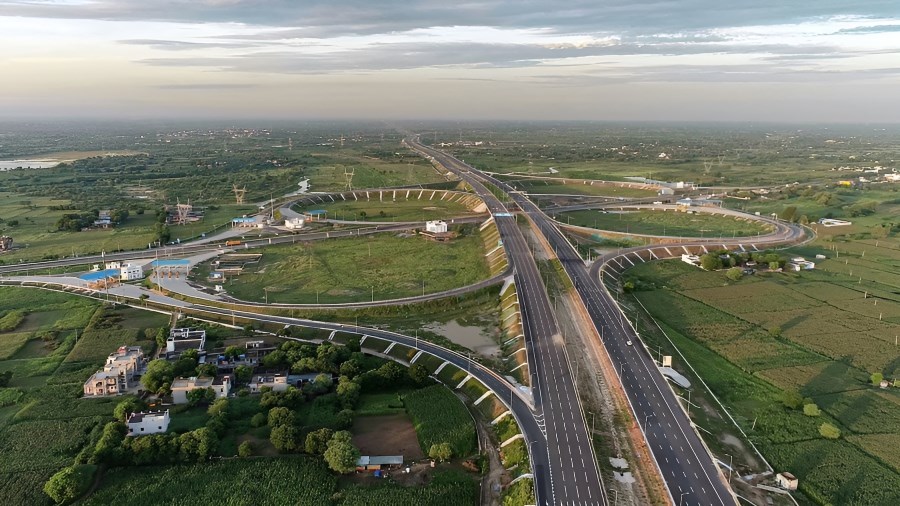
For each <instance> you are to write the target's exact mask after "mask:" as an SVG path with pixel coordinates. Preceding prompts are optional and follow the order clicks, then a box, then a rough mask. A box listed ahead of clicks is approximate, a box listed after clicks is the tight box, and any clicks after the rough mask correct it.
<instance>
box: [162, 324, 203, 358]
mask: <svg viewBox="0 0 900 506" xmlns="http://www.w3.org/2000/svg"><path fill="white" fill-rule="evenodd" d="M205 346H206V331H205V330H194V329H189V328H182V329H172V331H171V332H169V338H168V339H166V355H180V354H182V353H184V352H185V351H187V350H197V351H201V352H202V351H204V348H205Z"/></svg>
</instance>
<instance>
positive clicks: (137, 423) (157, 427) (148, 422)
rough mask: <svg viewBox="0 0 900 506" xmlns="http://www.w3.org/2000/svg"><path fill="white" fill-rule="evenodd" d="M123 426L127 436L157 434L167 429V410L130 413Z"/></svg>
mask: <svg viewBox="0 0 900 506" xmlns="http://www.w3.org/2000/svg"><path fill="white" fill-rule="evenodd" d="M125 424H126V425H127V426H128V435H129V436H146V435H147V434H159V433H161V432H165V431H167V430H168V429H169V410H168V409H167V410H165V411H149V412H147V413H144V412H143V411H142V412H140V413H132V414H130V415H129V416H128V421H127V422H125Z"/></svg>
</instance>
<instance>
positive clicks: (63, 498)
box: [44, 464, 97, 504]
mask: <svg viewBox="0 0 900 506" xmlns="http://www.w3.org/2000/svg"><path fill="white" fill-rule="evenodd" d="M96 471H97V466H93V465H90V464H78V465H74V466H69V467H65V468H63V469H62V470H61V471H59V472H58V473H56V474H54V475H53V476H51V477H50V479H49V480H47V483H45V484H44V493H45V494H47V495H49V496H50V498H51V499H53V500H54V501H56V503H57V504H65V503H69V502H72V501H74V500H75V499H78V498H79V497H81V496H82V495H84V493H85V492H87V491H88V489H89V488H90V487H91V484H92V483H93V482H94V473H95V472H96Z"/></svg>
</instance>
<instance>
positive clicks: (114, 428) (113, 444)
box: [90, 422, 128, 464]
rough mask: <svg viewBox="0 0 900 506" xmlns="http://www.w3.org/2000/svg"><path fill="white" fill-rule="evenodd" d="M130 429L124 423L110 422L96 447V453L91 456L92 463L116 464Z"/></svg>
mask: <svg viewBox="0 0 900 506" xmlns="http://www.w3.org/2000/svg"><path fill="white" fill-rule="evenodd" d="M127 433H128V428H127V427H125V424H124V423H122V422H109V423H107V424H106V425H105V426H104V427H103V433H102V434H101V435H100V439H98V440H97V444H96V445H94V453H93V455H91V459H90V463H91V464H99V463H101V462H105V463H115V462H116V461H117V460H118V459H119V454H120V451H121V450H120V446H121V445H122V441H124V440H125V434H127Z"/></svg>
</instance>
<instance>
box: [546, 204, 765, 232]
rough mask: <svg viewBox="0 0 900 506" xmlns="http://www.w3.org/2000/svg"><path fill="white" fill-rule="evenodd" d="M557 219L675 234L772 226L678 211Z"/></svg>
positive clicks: (577, 214) (582, 214) (605, 227)
mask: <svg viewBox="0 0 900 506" xmlns="http://www.w3.org/2000/svg"><path fill="white" fill-rule="evenodd" d="M556 219H557V220H558V221H560V222H562V223H570V224H572V225H579V226H582V227H589V228H595V229H599V230H610V231H613V232H625V233H633V234H647V235H669V236H678V237H729V238H730V237H747V236H756V235H758V234H766V233H768V232H769V231H771V230H772V227H771V226H769V225H767V224H764V223H760V222H756V221H750V220H741V219H738V218H734V217H731V216H724V215H718V214H707V213H697V214H687V213H682V212H679V211H628V212H601V211H592V210H585V211H569V212H565V213H560V214H558V215H557V216H556Z"/></svg>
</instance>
